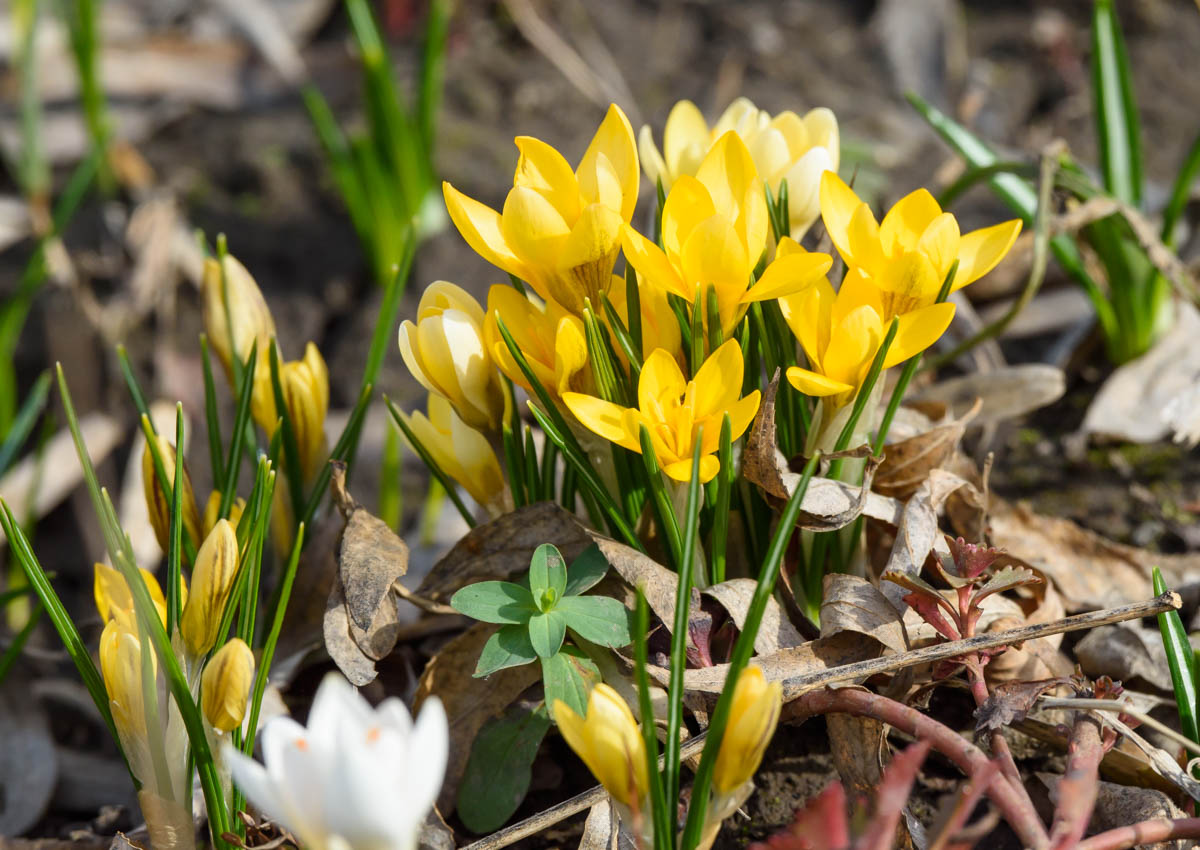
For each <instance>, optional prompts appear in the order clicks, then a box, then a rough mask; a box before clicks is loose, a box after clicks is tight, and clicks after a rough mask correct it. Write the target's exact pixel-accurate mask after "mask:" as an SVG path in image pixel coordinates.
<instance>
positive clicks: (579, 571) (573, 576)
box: [563, 543, 609, 596]
mask: <svg viewBox="0 0 1200 850" xmlns="http://www.w3.org/2000/svg"><path fill="white" fill-rule="evenodd" d="M608 568H609V564H608V559H607V558H605V557H604V553H603V552H601V551H600V547H599V546H597V545H596V544H595V543H593V544H592V545H591V546H589V547H587V548H586V549H584V550H583V551H582V552H581V553H580V554H579V557H578V558H576V559H575V560H574V561H572V562H571V565H570V566H569V567H567V586H566V588H565V589H564V590H563V595H564V596H579V595H580V594H581V593H585V592H586V591H589V590H591V589H592V588H593V587H595V586H596V585H597V584H599V583H600V580H601V579H603V578H604V577H605V576H606V575H607V574H608Z"/></svg>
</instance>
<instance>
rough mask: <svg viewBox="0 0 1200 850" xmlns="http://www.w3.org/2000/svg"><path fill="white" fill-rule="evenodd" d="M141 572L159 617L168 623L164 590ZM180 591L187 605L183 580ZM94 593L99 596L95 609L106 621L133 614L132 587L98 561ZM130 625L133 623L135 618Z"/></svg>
mask: <svg viewBox="0 0 1200 850" xmlns="http://www.w3.org/2000/svg"><path fill="white" fill-rule="evenodd" d="M138 569H139V570H140V571H141V573H142V580H143V581H144V582H146V590H148V591H149V592H150V599H151V600H152V601H153V602H154V607H155V609H157V610H158V618H159V619H160V620H162V621H163V622H164V623H165V622H166V621H167V600H166V597H165V596H163V592H162V587H160V586H159V584H158V579H156V578H155V577H154V573H152V572H150V571H149V570H146V569H142V568H141V567H139V568H138ZM179 591H180V593H182V594H183V596H182V597H181V604H186V602H187V587H185V586H184V584H183V582H182V581H181V582H180V584H179ZM92 592H93V594H94V595H95V597H96V610H97V611H99V612H100V617H101V619H103V620H104V621H105V622H108V621H109V620H111V619H113V618H114V617H120V616H126V615H132V613H133V593H132V592H131V591H130V590H129V584H128V583H127V582H126V581H125V576H123V575H121V571H120V570H117V569H114V568H113V567H110V566H109V565H108V564H101V563H100V562H99V561H97V562H96V565H95V580H94V581H93V584H92ZM129 622H133V621H132V619H130V620H129Z"/></svg>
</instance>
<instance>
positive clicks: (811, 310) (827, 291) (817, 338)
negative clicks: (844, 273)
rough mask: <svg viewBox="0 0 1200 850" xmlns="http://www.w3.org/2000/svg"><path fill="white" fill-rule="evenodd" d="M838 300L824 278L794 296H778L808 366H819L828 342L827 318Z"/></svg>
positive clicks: (782, 310)
mask: <svg viewBox="0 0 1200 850" xmlns="http://www.w3.org/2000/svg"><path fill="white" fill-rule="evenodd" d="M836 299H837V295H836V293H834V291H833V286H831V285H830V283H829V280H828V279H827V278H821V279H820V280H818V281H817V282H816V283H815V284H813V285H812V286H810V287H807V288H805V289H803V290H801V291H800V292H798V293H796V294H795V295H789V296H787V297H785V298H780V299H779V309H780V312H782V313H783V319H784V321H785V322H787V325H788V327H789V328H791V331H792V333H793V334H794V335H795V337H796V339H798V340H799V341H800V345H801V347H803V349H804V354H805V356H806V357H808V362H809V365H811V366H812V367H813V368H814V369H819V368H820V363H821V358H822V357H823V356H824V354H825V349H826V348H827V347H828V345H829V334H830V327H831V326H830V317H831V315H832V310H833V304H834V301H835V300H836Z"/></svg>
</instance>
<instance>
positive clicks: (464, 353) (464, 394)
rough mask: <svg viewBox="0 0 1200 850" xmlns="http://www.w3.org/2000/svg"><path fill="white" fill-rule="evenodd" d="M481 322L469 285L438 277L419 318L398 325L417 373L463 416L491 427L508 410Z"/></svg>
mask: <svg viewBox="0 0 1200 850" xmlns="http://www.w3.org/2000/svg"><path fill="white" fill-rule="evenodd" d="M483 322H484V314H483V308H482V307H480V306H479V302H478V301H476V300H475V299H474V298H472V297H471V295H470V294H469V293H468V292H467V291H466V290H465V289H463V288H462V287H460V286H456V285H454V284H453V283H449V282H447V281H444V280H437V281H434V282H433V283H431V284H429V286H428V288H426V290H425V292H424V293H423V294H422V295H421V303H420V304H418V305H417V321H416V323H413V322H409V321H406V322H404V323H403V324H401V325H400V355H401V356H402V357H403V358H404V364H405V365H406V366H408V370H409V371H410V372H412V374H413V377H414V378H416V379H417V381H419V382H420V383H421V385H422V386H423V387H425V389H427V390H429V391H430V392H433V393H437V394H438V395H440V396H442V397H444V398H445V399H447V400H448V401H449V402H450V403H451V404H452V405H454V409H455V411H456V412H457V413H458V415H459V417H460V418H461V419H462V420H463V422H466V423H467V424H468V425H470V426H471V427H472V428H479V429H481V430H492V429H495V428H496V427H497V426H499V424H500V419H501V417H502V416H503V415H504V394H503V393H502V392H501V389H500V376H499V374H498V373H497V372H496V367H495V365H494V364H493V363H492V358H491V357H489V356H488V349H487V345H486V344H485V343H484V337H483Z"/></svg>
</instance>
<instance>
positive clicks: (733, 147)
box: [696, 131, 765, 221]
mask: <svg viewBox="0 0 1200 850" xmlns="http://www.w3.org/2000/svg"><path fill="white" fill-rule="evenodd" d="M696 179H697V180H699V181H700V182H701V183H703V184H704V186H705V188H707V189H708V194H709V196H710V197H711V198H712V202H713V206H714V207H715V208H716V211H717V213H718V214H719V215H723V216H725V217H726V218H727V219H729V220H730V221H736V220H737V219H738V218H739V216H740V215H741V212H742V210H741V206H742V203H743V202H744V200H745V198H746V192H747V190H757V192H758V194H759V195H761V194H762V192H763V188H762V181H761V180H760V179H759V176H758V170H757V169H756V168H755V167H754V160H753V159H752V158H751V157H750V151H749V150H747V149H746V145H745V143H744V142H743V141H742V140H741V138H740V137H739V136H738V135H737V133H734V132H732V131H731V132H728V133H726V134H725V135H723V136H721V137H720V138H719V139H717V143H716V144H715V145H713V147H712V150H710V151H709V152H708V155H707V156H705V157H704V161H703V162H702V163H700V168H699V170H698V171H697V172H696ZM764 215H765V211H764Z"/></svg>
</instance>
